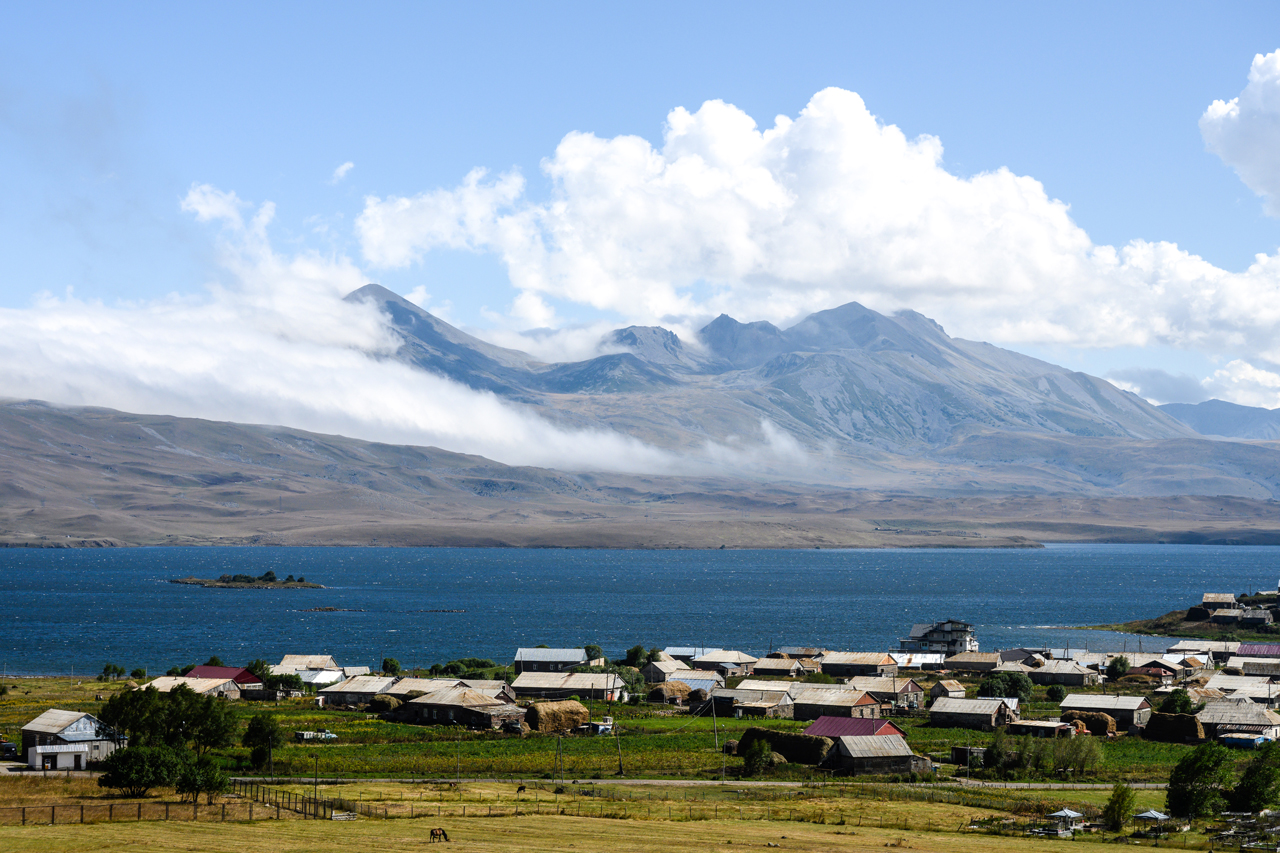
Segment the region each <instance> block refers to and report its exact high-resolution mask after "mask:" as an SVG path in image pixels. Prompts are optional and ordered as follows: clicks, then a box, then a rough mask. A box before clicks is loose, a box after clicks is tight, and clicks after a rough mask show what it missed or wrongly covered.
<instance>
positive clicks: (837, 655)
mask: <svg viewBox="0 0 1280 853" xmlns="http://www.w3.org/2000/svg"><path fill="white" fill-rule="evenodd" d="M829 663H831V664H836V665H838V666H893V665H894V660H893V658H892V657H890V656H889V654H888V653H887V652H827V653H826V654H825V655H823V656H822V664H823V665H824V666H825V665H827V664H829Z"/></svg>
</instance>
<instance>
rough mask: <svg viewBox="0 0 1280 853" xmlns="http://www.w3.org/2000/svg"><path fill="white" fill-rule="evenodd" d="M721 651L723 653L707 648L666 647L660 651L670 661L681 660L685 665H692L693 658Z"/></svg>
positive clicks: (716, 649) (717, 649)
mask: <svg viewBox="0 0 1280 853" xmlns="http://www.w3.org/2000/svg"><path fill="white" fill-rule="evenodd" d="M722 651H724V649H720V648H715V649H713V648H711V647H709V646H708V647H705V648H704V647H702V646H667V647H666V648H665V649H663V650H662V653H663V654H664V655H666V656H667V657H669V658H670V659H671V660H682V661H684V662H685V663H692V662H693V659H694V658H700V657H702V656H703V655H709V654H714V653H715V652H722Z"/></svg>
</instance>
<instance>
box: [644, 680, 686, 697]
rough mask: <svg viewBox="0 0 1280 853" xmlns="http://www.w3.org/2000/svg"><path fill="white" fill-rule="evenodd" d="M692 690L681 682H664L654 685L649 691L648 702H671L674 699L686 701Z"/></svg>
mask: <svg viewBox="0 0 1280 853" xmlns="http://www.w3.org/2000/svg"><path fill="white" fill-rule="evenodd" d="M692 692H693V690H692V688H690V687H689V685H687V684H685V683H684V682H683V681H664V682H662V683H661V684H655V685H654V686H653V689H652V690H650V691H649V701H650V702H671V701H674V700H676V699H688V698H689V694H690V693H692Z"/></svg>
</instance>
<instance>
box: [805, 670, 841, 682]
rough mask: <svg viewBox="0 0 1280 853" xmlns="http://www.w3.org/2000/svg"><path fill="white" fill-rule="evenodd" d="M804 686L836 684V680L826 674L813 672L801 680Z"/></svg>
mask: <svg viewBox="0 0 1280 853" xmlns="http://www.w3.org/2000/svg"><path fill="white" fill-rule="evenodd" d="M800 681H801V682H802V683H804V684H835V683H836V680H835V678H833V677H832V676H830V675H827V674H826V673H825V672H811V673H809V674H808V675H806V676H805V677H804V678H802V679H800Z"/></svg>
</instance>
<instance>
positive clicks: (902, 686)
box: [815, 675, 924, 693]
mask: <svg viewBox="0 0 1280 853" xmlns="http://www.w3.org/2000/svg"><path fill="white" fill-rule="evenodd" d="M815 686H816V685H815ZM849 686H851V687H853V689H855V690H865V691H867V692H868V693H923V692H924V688H922V687H921V686H920V685H919V684H917V683H916V681H915V679H914V678H892V677H890V676H887V675H855V676H854V677H853V678H850V679H849Z"/></svg>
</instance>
